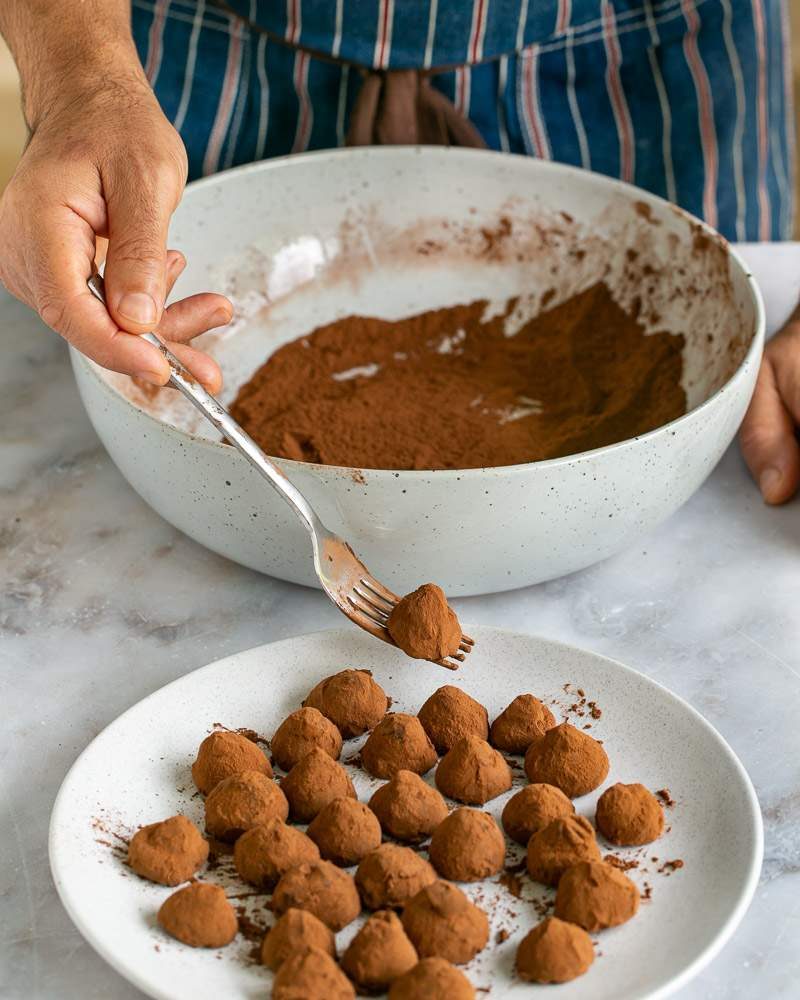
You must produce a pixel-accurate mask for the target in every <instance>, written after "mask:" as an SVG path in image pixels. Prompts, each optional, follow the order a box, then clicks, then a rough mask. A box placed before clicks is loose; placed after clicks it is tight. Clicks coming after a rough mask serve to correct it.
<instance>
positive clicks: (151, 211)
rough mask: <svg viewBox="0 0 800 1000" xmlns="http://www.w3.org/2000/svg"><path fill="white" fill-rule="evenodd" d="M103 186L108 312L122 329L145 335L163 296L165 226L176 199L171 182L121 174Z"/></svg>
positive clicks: (157, 319)
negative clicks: (119, 179) (115, 181)
mask: <svg viewBox="0 0 800 1000" xmlns="http://www.w3.org/2000/svg"><path fill="white" fill-rule="evenodd" d="M109 187H110V190H109V189H108V188H107V194H106V202H107V207H108V252H107V256H106V268H105V274H104V277H105V283H106V294H107V302H108V311H109V312H110V313H111V316H112V317H113V319H114V320H115V322H116V323H117V325H118V326H119V327H120V329H122V330H126V331H127V332H128V333H147V332H148V331H150V330H153V329H154V328H155V327H156V326H158V324H159V322H160V320H161V314H162V312H163V310H164V300H165V298H166V294H167V268H166V265H167V230H168V228H169V220H170V217H171V215H172V212H173V211H174V209H175V206H176V204H177V200H178V199H177V197H174V198H173V197H172V196H171V194H170V187H172V185H164V186H163V187H162V186H160V185H153V184H150V183H147V182H144V183H143V182H142V179H141V178H140V177H136V176H130V175H129V176H127V177H124V178H122V182H121V183H120V184H119V185H118V186H117V185H113V184H112V185H110V186H109Z"/></svg>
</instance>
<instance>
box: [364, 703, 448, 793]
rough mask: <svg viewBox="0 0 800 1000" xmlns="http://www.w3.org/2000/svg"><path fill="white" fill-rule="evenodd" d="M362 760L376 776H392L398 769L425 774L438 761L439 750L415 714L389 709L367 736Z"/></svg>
mask: <svg viewBox="0 0 800 1000" xmlns="http://www.w3.org/2000/svg"><path fill="white" fill-rule="evenodd" d="M361 763H362V765H363V766H364V769H365V770H366V771H368V772H369V773H370V774H371V775H373V776H374V777H376V778H392V777H394V775H395V774H397V772H398V771H414V772H415V773H416V774H424V773H425V772H426V771H430V769H431V768H432V767H433V765H434V764H435V763H436V751H435V750H434V749H433V744H432V743H431V741H430V740H429V739H428V735H427V733H426V732H425V730H424V729H423V728H422V723H421V722H420V721H419V719H418V718H417V717H416V715H406V714H405V713H404V712H390V713H389V714H388V715H384V717H383V718H382V719H381V721H380V722H379V723H378V725H377V726H376V727H375V728H374V729H373V730H372V732H371V733H370V735H369V737H368V738H367V742H366V743H365V744H364V746H363V748H362V750H361Z"/></svg>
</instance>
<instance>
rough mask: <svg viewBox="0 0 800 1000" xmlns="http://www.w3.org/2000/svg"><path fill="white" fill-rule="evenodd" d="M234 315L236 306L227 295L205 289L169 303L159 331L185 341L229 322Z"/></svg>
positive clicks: (162, 334) (178, 340)
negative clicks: (205, 290) (234, 306)
mask: <svg viewBox="0 0 800 1000" xmlns="http://www.w3.org/2000/svg"><path fill="white" fill-rule="evenodd" d="M232 316H233V306H232V305H231V303H230V302H229V301H228V300H227V299H226V298H225V296H224V295H216V294H214V293H213V292H201V293H200V294H198V295H190V296H189V297H188V298H186V299H181V300H180V301H179V302H174V303H173V304H172V305H171V306H169V307H168V308H167V309H166V310H165V312H164V315H163V318H162V320H161V323H160V324H159V326H158V331H157V332H158V335H159V336H160V337H162V338H163V339H164V340H171V341H177V342H179V343H182V344H185V343H186V342H187V341H189V340H192V339H193V338H194V337H197V336H199V335H200V334H201V333H205V332H206V331H207V330H213V329H214V328H215V327H218V326H227V324H228V323H230V321H231V317H232Z"/></svg>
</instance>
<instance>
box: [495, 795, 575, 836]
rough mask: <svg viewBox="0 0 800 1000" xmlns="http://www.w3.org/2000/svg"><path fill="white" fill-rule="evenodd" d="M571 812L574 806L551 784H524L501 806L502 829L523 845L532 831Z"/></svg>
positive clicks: (541, 828) (531, 834)
mask: <svg viewBox="0 0 800 1000" xmlns="http://www.w3.org/2000/svg"><path fill="white" fill-rule="evenodd" d="M574 812H575V806H574V805H573V804H572V803H571V802H570V800H569V799H568V798H567V797H566V795H565V794H564V793H563V792H562V791H561V789H560V788H556V786H555V785H526V786H525V788H521V789H520V790H519V791H518V792H517V793H516V795H512V796H511V798H510V799H509V800H508V802H506V804H505V806H504V807H503V815H502V820H503V829H504V830H505V831H506V833H507V834H508V835H509V837H511V839H512V840H516V842H517V843H518V844H522V846H523V847H525V846H527V843H528V841H529V840H530V839H531V837H532V836H533V834H534V833H538V832H539V831H540V830H543V829H544V828H545V827H546V826H547V824H548V823H552V822H553V820H554V819H560V818H561V817H562V816H569V815H571V814H572V813H574Z"/></svg>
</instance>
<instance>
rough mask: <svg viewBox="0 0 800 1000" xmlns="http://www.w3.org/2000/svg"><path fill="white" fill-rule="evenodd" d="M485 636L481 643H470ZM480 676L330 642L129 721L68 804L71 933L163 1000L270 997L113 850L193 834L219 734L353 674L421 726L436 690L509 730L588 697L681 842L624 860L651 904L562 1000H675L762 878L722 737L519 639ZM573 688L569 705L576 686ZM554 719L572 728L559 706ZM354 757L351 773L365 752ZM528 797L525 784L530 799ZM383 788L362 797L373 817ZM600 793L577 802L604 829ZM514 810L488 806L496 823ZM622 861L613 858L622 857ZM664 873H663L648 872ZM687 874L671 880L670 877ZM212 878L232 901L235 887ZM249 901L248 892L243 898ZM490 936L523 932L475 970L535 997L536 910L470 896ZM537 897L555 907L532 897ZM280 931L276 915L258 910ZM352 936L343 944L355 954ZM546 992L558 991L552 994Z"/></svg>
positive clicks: (266, 717) (225, 675) (59, 871)
mask: <svg viewBox="0 0 800 1000" xmlns="http://www.w3.org/2000/svg"><path fill="white" fill-rule="evenodd" d="M470 631H473V630H470ZM473 634H474V635H475V637H476V638H477V640H478V645H477V648H476V651H475V652H474V653H473V654H472V656H471V657H470V660H469V661H468V662H469V665H468V666H467V667H465V668H463V669H462V670H461V671H459V672H458V673H457V674H455V675H450V674H448V673H446V672H445V671H443V670H441V669H440V668H437V667H433V666H429V665H427V664H419V663H417V662H412V661H410V660H408V659H406V658H405V657H403V656H402V654H400V653H398V652H397V650H394V649H392V648H391V647H389V646H385V645H383V644H382V643H377V642H375V641H374V640H372V639H370V638H369V637H367V636H363V635H362V634H361V633H359V632H357V631H356V630H354V629H348V630H341V631H340V630H336V631H329V632H318V633H315V634H313V635H307V636H301V637H298V638H295V639H287V640H285V641H283V642H277V643H272V644H270V645H267V646H261V647H259V648H257V649H251V650H247V651H246V652H243V653H237V654H235V655H234V656H230V657H227V658H226V659H224V660H220V661H218V662H217V663H212V664H210V665H209V666H207V667H204V668H202V669H200V670H197V671H195V672H194V673H191V674H188V675H187V676H186V677H182V678H181V679H180V680H177V681H174V682H173V683H172V684H168V685H167V686H166V687H164V688H162V689H161V690H160V691H156V692H155V693H154V694H152V695H150V697H148V698H145V699H144V700H143V701H141V702H140V703H139V704H138V705H135V706H134V707H133V708H131V709H129V710H128V711H127V712H125V713H124V714H123V715H122V716H120V718H119V719H117V720H116V721H115V722H113V723H112V724H111V725H110V726H108V728H107V729H105V730H104V731H103V732H102V733H101V734H100V735H99V736H98V737H97V738H96V739H95V740H94V741H93V742H92V743H91V744H90V745H89V747H88V748H87V749H86V750H85V751H84V752H83V754H82V755H81V756H80V758H79V759H78V760H77V762H76V763H75V765H74V766H73V768H72V770H71V771H70V772H69V774H68V775H67V777H66V779H65V781H64V784H63V785H62V787H61V791H60V792H59V795H58V798H57V800H56V804H55V806H54V809H53V815H52V819H51V827H50V864H51V867H52V870H53V876H54V879H55V883H56V887H57V888H58V892H59V894H60V896H61V899H62V901H63V903H64V906H65V907H66V908H67V911H68V912H69V914H70V916H71V917H72V919H73V920H74V921H75V923H76V924H77V926H78V928H79V929H80V931H81V932H82V933H83V934H84V936H85V937H86V938H87V940H88V941H89V942H90V943H91V944H92V946H93V947H94V948H96V949H97V951H98V952H99V953H100V954H101V955H102V956H103V957H104V958H105V959H106V960H107V961H108V962H110V963H111V965H113V966H114V968H116V969H117V970H118V971H119V972H120V973H121V974H122V975H123V976H125V977H126V978H127V979H129V980H130V981H131V982H132V983H134V984H135V985H136V986H138V987H139V988H140V989H142V990H143V991H144V992H145V993H148V994H149V995H150V996H153V997H159V998H169V1000H179V998H187V1000H188V998H192V1000H197V998H203V997H208V998H212V997H213V998H216V997H220V996H225V997H242V998H248V1000H249V998H251V997H256V996H259V997H260V996H265V995H266V994H267V986H268V983H269V981H270V973H269V972H268V971H267V970H266V969H264V968H262V967H260V966H258V965H255V964H253V963H248V962H247V961H246V956H247V954H248V953H249V952H250V951H251V949H252V945H251V944H250V943H249V942H246V941H244V940H243V939H242V938H241V937H239V938H237V939H236V941H235V942H234V943H233V944H232V945H230V946H229V947H228V948H226V949H223V950H221V951H203V950H195V949H191V948H187V947H185V946H183V945H181V944H179V943H178V942H176V941H173V940H172V939H170V938H169V937H167V936H166V935H165V934H164V933H162V932H161V931H160V929H159V928H158V926H157V924H156V922H155V913H156V910H157V909H158V906H159V905H160V903H161V902H162V900H163V899H165V898H166V896H167V895H168V894H169V893H170V892H171V891H172V890H169V889H166V888H163V887H159V886H154V885H151V884H149V883H147V882H144V881H143V880H140V879H138V878H136V877H135V876H134V875H132V874H131V873H130V871H129V870H128V869H127V868H126V867H125V866H124V865H123V864H122V861H121V859H120V857H119V856H118V853H119V852H117V853H116V854H115V852H114V851H112V850H111V849H110V847H109V846H108V844H109V843H112V842H113V840H114V832H115V831H116V832H119V831H130V830H133V829H135V828H136V827H137V826H139V825H140V824H143V823H149V822H154V821H155V820H158V819H162V818H165V817H167V816H170V815H172V814H173V813H176V812H184V813H186V814H187V815H188V816H190V817H191V818H192V819H194V820H195V821H197V822H198V823H200V822H201V820H202V802H201V800H200V798H199V796H197V794H196V793H195V794H194V795H193V791H194V788H193V785H192V782H191V777H190V774H189V765H190V764H191V761H192V760H193V758H194V754H195V751H196V748H197V746H198V744H199V743H200V741H201V740H202V739H203V737H204V736H205V735H206V733H207V732H208V731H209V729H210V728H211V727H212V725H213V724H214V723H216V722H219V723H222V724H224V725H226V726H229V727H231V728H238V727H249V728H252V729H254V730H256V731H257V732H260V733H267V734H271V732H272V731H273V730H274V729H275V727H276V726H277V724H278V723H279V722H280V721H281V719H282V718H283V717H284V716H285V715H286V714H287V713H288V712H289V711H291V710H293V709H294V708H296V707H297V706H298V705H299V703H300V700H301V699H302V697H303V696H304V695H305V694H306V692H307V691H308V690H309V689H310V688H311V687H312V686H313V685H314V684H315V683H316V682H317V681H318V680H320V679H321V678H322V677H324V676H326V675H327V674H329V673H331V672H333V671H335V670H338V669H341V668H343V667H345V666H359V667H369V668H370V669H371V670H372V671H373V673H374V675H375V678H376V680H377V681H378V682H379V683H380V684H382V685H383V686H384V688H385V689H386V691H387V693H388V694H390V695H391V697H392V698H393V699H394V707H395V709H397V710H400V711H410V712H415V711H416V710H417V709H418V708H419V706H420V705H421V704H422V702H423V701H424V700H425V698H427V697H428V695H429V694H431V693H432V692H433V691H434V690H435V689H436V688H437V687H439V686H440V685H441V684H445V683H453V684H457V685H459V686H461V687H463V688H464V689H465V690H466V691H467V692H469V693H470V694H471V695H473V696H474V697H476V698H477V699H478V700H479V701H481V702H482V703H483V704H484V705H486V707H487V708H488V710H489V714H490V716H492V717H493V716H494V715H496V714H497V713H498V712H499V711H500V710H501V709H502V708H503V707H504V706H505V705H506V704H507V703H508V702H509V701H510V700H511V698H512V697H514V696H515V695H516V694H519V693H520V692H523V691H531V692H533V693H535V694H537V695H539V696H540V697H542V698H546V699H548V700H549V699H555V700H556V702H557V703H558V706H562V707H563V708H564V710H566V711H568V710H569V706H570V705H571V704H573V703H574V702H576V701H578V700H579V698H578V696H577V695H576V694H575V693H574V692H575V690H576V689H577V688H581V689H582V690H583V691H585V695H586V697H587V698H588V699H591V700H594V701H596V702H597V704H598V705H599V706H600V708H601V709H602V717H601V718H600V719H599V720H596V721H594V720H592V719H591V718H590V717H589V716H585V717H584V718H578V719H575V718H574V716H572V718H573V721H576V722H577V724H580V725H584V724H585V723H586V722H592V729H591V730H590V732H591V733H592V735H594V736H596V737H597V738H599V739H602V740H603V741H604V745H605V747H606V749H607V751H608V754H609V757H610V759H611V773H610V775H609V779H608V781H609V783H613V782H616V781H626V782H628V781H641V782H642V783H643V784H645V785H647V786H648V787H649V788H652V789H654V790H656V789H661V788H664V787H666V788H669V789H670V790H671V792H672V796H673V798H674V799H675V800H676V801H675V805H674V806H673V807H672V808H670V809H668V810H667V815H666V818H667V826H668V827H669V828H670V829H669V832H668V833H666V834H665V836H664V837H663V838H662V839H661V840H659V841H658V842H657V843H656V844H654V845H651V847H649V848H639V849H630V848H629V849H627V850H625V851H615V853H618V854H624V855H626V856H630V857H632V858H637V859H639V861H640V865H641V867H640V868H639V869H636V870H633V871H631V873H630V874H631V876H632V877H633V878H634V880H635V881H637V883H638V884H639V885H640V886H642V888H644V884H645V883H649V885H650V886H651V887H652V898H651V899H650V901H649V902H644V903H643V904H642V906H641V908H640V912H639V914H638V915H637V917H636V918H635V919H634V920H633V921H632V922H631V923H630V924H628V925H626V926H624V927H620V928H617V929H615V930H612V931H606V932H603V933H602V934H600V935H595V940H596V941H597V942H598V948H597V951H598V953H599V954H598V958H597V960H596V961H595V963H594V965H593V967H592V968H591V969H590V971H589V973H588V974H587V975H586V976H584V977H583V978H581V979H579V980H576V981H575V982H573V983H571V984H569V985H567V986H564V987H562V988H561V989H559V991H558V995H559V997H560V998H563V1000H567V998H589V997H591V998H592V1000H604V998H609V1000H612V998H613V1000H633V998H643V997H649V998H652V997H663V996H666V995H667V994H669V993H671V992H673V991H674V990H675V989H677V988H678V987H679V986H680V985H682V984H684V983H686V982H687V981H688V980H689V979H690V978H691V977H692V976H694V975H696V974H697V973H698V972H699V971H700V969H701V968H702V967H703V966H704V965H706V963H708V962H709V961H710V960H711V959H712V958H713V957H714V955H716V954H717V952H718V951H719V950H720V948H721V947H722V946H723V944H724V943H725V942H726V941H727V940H728V938H729V937H730V935H731V934H732V933H733V931H734V929H735V927H736V926H737V924H738V923H739V921H740V920H741V919H742V916H743V914H744V912H745V910H746V908H747V906H748V904H749V902H750V899H751V897H752V894H753V891H754V889H755V886H756V882H757V879H758V874H759V870H760V867H761V857H762V847H763V833H762V826H761V815H760V811H759V808H758V801H757V799H756V796H755V792H754V790H753V787H752V785H751V783H750V780H749V778H748V776H747V774H746V772H745V771H744V768H743V767H742V765H741V763H740V762H739V761H738V759H737V758H736V756H735V755H734V753H733V751H732V750H731V749H730V747H729V746H728V745H727V744H726V743H725V741H724V740H723V739H722V737H721V736H720V735H719V734H718V733H717V732H716V731H715V730H714V729H713V728H712V727H711V726H710V725H709V724H708V723H707V722H706V721H705V720H704V719H703V718H702V717H701V716H700V715H698V713H697V712H695V711H694V710H693V709H692V708H690V707H689V706H688V705H687V704H686V703H685V702H683V701H681V700H680V699H679V698H676V697H675V696H674V695H672V694H670V693H669V692H668V691H666V690H665V689H664V688H662V687H660V686H659V685H658V684H655V683H654V682H653V681H651V680H648V679H647V678H646V677H644V676H642V675H641V674H639V673H637V672H635V671H633V670H631V669H630V668H628V667H624V666H622V665H621V664H619V663H615V662H614V661H612V660H608V659H605V658H604V657H601V656H598V655H596V654H594V653H590V652H587V651H585V650H580V649H575V648H572V647H569V646H564V645H561V644H558V643H554V642H549V641H545V640H543V639H538V638H534V637H533V636H528V635H522V634H518V633H512V632H504V631H500V630H494V629H485V628H480V629H476V630H474V632H473ZM567 683H569V684H571V685H572V687H571V689H570V693H567V692H565V690H564V689H563V685H565V684H567ZM554 712H555V713H556V715H557V716H560V715H561V714H562V713H561V711H560V710H559V708H558V707H557V706H554ZM354 746H355V744H352V745H349V744H346V745H345V752H344V754H343V756H344V757H345V758H346V757H348V756H351V755H352V753H353V752H354ZM519 781H520V779H519V778H517V779H516V783H519ZM377 784H379V783H378V782H371V781H370V780H369V779H367V778H366V776H364V775H363V774H362V773H361V772H359V776H358V778H357V780H356V786H357V789H358V792H359V797H360V798H361V799H365V798H366V797H367V796H368V794H369V792H370V788H371V787H374V786H377ZM598 794H599V792H596V793H594V794H592V795H588V796H585V797H584V798H582V799H579V800H578V801H577V807H578V810H579V811H580V812H582V813H584V814H586V815H587V816H593V813H594V804H595V802H596V799H597V795H598ZM506 798H507V796H503V797H502V798H499V799H496V800H495V801H494V802H492V803H490V805H489V807H488V808H490V809H491V811H492V812H493V813H494V814H495V815H496V816H498V817H499V815H500V811H501V809H502V806H503V804H504V802H505V800H506ZM609 849H610V848H609ZM654 857H657V858H658V861H657V862H653V861H652V860H651V859H652V858H654ZM677 858H680V859H682V860H683V862H684V867H683V868H681V869H679V870H677V871H675V872H674V873H673V874H671V875H667V874H665V873H659V872H658V869H659V868H660V867H661V866H662V865H663V863H664V861H666V860H674V859H677ZM209 877H210V878H217V879H221V881H222V882H223V884H226V885H227V884H229V881H230V880H226V877H225V876H224V873H221V871H217V872H214V873H211V874H210V875H209ZM240 891H241V890H240ZM467 891H468V892H470V893H471V894H472V895H473V896H480V897H481V902H482V905H484V907H485V908H486V909H487V911H488V912H489V915H490V919H491V922H492V941H494V937H495V934H496V932H497V931H498V930H500V929H501V928H507V929H509V930H511V931H512V933H511V936H510V937H509V938H508V940H506V941H505V942H504V943H502V944H500V945H499V946H494V945H493V946H492V947H489V948H487V949H485V951H484V952H483V954H481V955H479V956H478V957H477V958H476V960H475V961H474V962H473V963H472V964H471V965H470V966H468V967H467V968H466V972H467V974H468V975H469V976H470V978H471V979H472V981H473V982H474V984H475V985H476V986H490V985H491V988H492V996H493V997H505V996H517V995H521V994H525V993H528V992H533V991H534V990H535V988H533V987H531V986H528V985H525V984H522V983H518V982H515V981H514V980H513V978H512V973H513V960H514V954H515V951H516V947H517V944H518V942H519V940H520V939H521V938H522V936H523V935H524V934H525V933H526V931H527V930H528V929H529V928H530V927H531V926H533V924H535V923H536V922H537V920H538V917H537V916H536V914H535V911H534V907H533V905H532V904H531V903H529V902H526V901H525V900H520V899H516V898H514V897H513V896H512V895H511V893H510V892H509V891H508V890H507V889H506V888H505V887H503V886H500V885H496V884H488V885H487V884H484V885H482V886H480V887H478V888H476V887H468V888H467ZM524 891H525V895H526V896H528V897H530V898H534V897H536V898H538V897H541V896H543V895H544V890H541V889H540V888H538V887H535V886H533V885H532V884H526V885H525V890H524ZM247 905H248V906H251V907H253V909H252V910H251V912H254V913H255V914H256V916H257V917H260V918H262V919H263V920H264V922H267V920H268V916H269V915H268V913H266V912H265V911H264V910H263V900H261V899H257V898H251V899H248V900H247ZM353 930H354V926H351V928H348V929H347V930H345V931H344V932H342V934H341V935H340V936H339V943H340V944H343V943H345V942H346V941H347V940H348V939H349V937H350V936H351V935H352V933H353ZM539 989H545V988H544V987H541V988H539Z"/></svg>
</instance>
